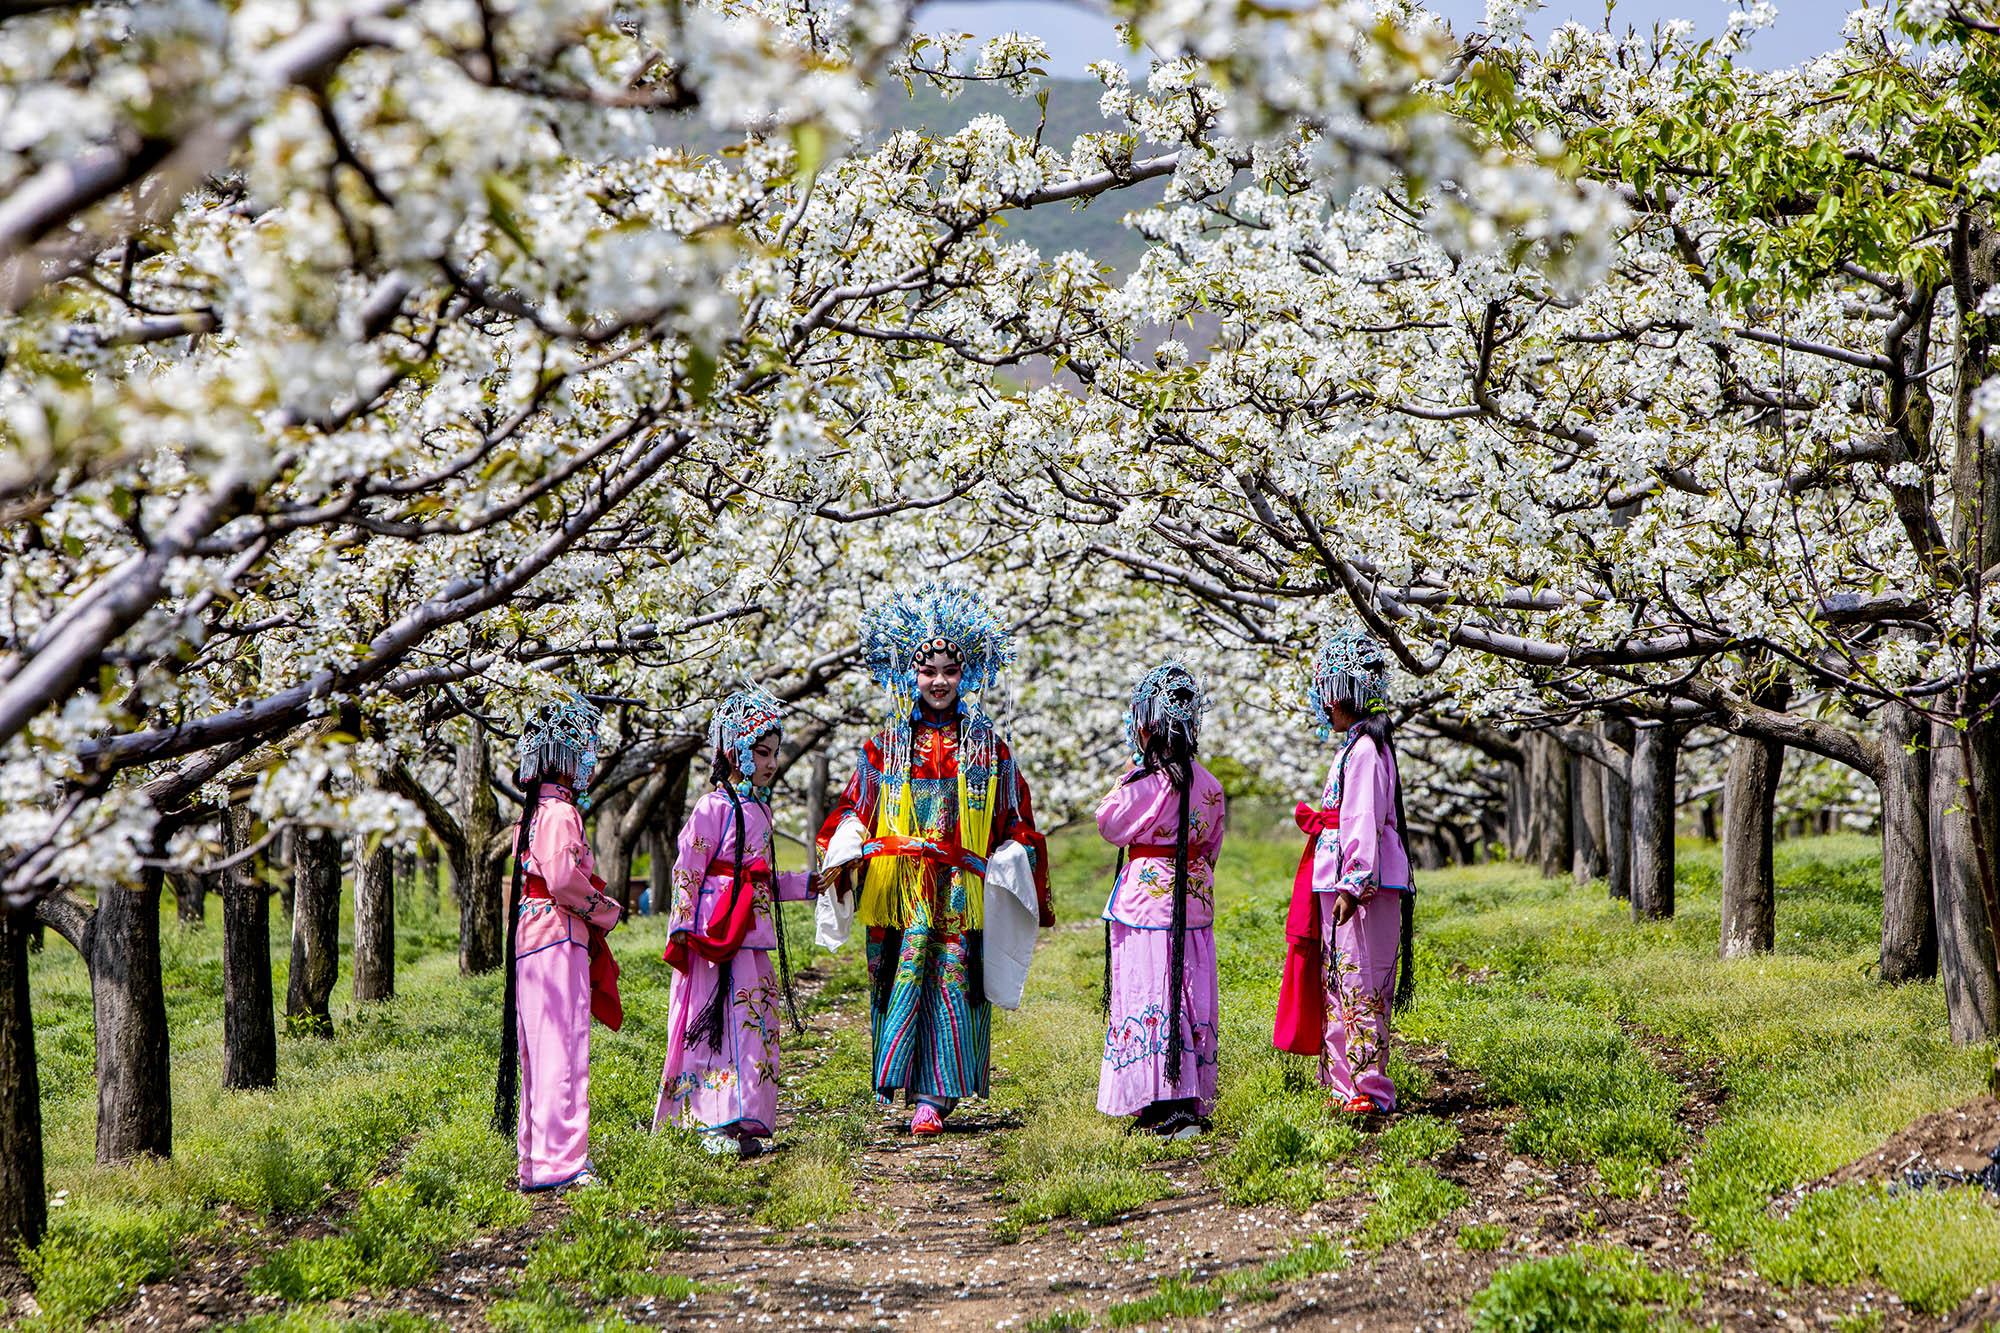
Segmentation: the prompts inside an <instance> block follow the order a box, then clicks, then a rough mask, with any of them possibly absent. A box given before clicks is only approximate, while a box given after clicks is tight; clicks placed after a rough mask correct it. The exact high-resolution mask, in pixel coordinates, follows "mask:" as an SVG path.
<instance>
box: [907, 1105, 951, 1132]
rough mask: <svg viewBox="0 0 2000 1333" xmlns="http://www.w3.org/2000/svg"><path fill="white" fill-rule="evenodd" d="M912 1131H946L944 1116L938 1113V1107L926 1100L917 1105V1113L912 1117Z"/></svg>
mask: <svg viewBox="0 0 2000 1333" xmlns="http://www.w3.org/2000/svg"><path fill="white" fill-rule="evenodd" d="M910 1133H912V1134H942V1133H944V1117H943V1116H941V1115H939V1114H938V1109H937V1107H935V1106H932V1105H931V1104H930V1103H928V1102H926V1103H924V1104H923V1105H921V1106H919V1107H917V1113H916V1114H915V1115H913V1116H911V1117H910Z"/></svg>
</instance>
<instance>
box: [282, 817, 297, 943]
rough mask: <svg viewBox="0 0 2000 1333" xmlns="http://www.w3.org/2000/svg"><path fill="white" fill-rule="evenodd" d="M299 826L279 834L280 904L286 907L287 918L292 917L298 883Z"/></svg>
mask: <svg viewBox="0 0 2000 1333" xmlns="http://www.w3.org/2000/svg"><path fill="white" fill-rule="evenodd" d="M300 836H301V835H300V832H299V830H298V829H297V828H288V829H286V830H285V831H284V832H282V833H280V834H279V835H278V868H279V872H280V873H279V875H278V905H279V906H280V907H282V908H283V909H284V912H285V920H287V921H289V920H291V919H292V893H293V888H294V886H295V885H296V884H297V883H298V873H299V838H300Z"/></svg>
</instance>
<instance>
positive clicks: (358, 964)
mask: <svg viewBox="0 0 2000 1333" xmlns="http://www.w3.org/2000/svg"><path fill="white" fill-rule="evenodd" d="M359 860H360V862H361V864H360V865H358V866H357V867H355V876H354V1001H355V1003H356V1004H367V1003H369V1002H371V1001H374V1000H387V999H391V998H393V997H394V996H395V994H396V874H395V871H396V853H395V852H394V851H393V850H392V849H391V848H390V847H389V845H388V844H387V843H383V844H381V845H380V846H378V847H377V848H376V849H375V851H374V853H373V854H372V855H370V854H367V853H366V851H365V849H364V852H363V855H362V856H361V857H360V858H359Z"/></svg>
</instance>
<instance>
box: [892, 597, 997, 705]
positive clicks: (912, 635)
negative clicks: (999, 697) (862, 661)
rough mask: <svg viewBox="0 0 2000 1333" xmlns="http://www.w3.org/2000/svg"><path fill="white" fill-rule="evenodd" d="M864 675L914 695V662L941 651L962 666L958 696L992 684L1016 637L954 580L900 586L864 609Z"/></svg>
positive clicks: (897, 692) (901, 695)
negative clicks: (865, 616)
mask: <svg viewBox="0 0 2000 1333" xmlns="http://www.w3.org/2000/svg"><path fill="white" fill-rule="evenodd" d="M861 648H862V653H863V656H864V657H865V658H866V660H867V663H868V674H869V675H871V676H873V677H874V678H875V683H876V684H878V685H881V686H882V687H884V688H885V689H887V690H888V691H889V692H890V693H891V694H893V695H895V696H897V698H899V699H909V700H915V698H916V697H917V664H918V663H920V662H922V661H923V660H924V659H925V658H927V657H929V656H930V655H932V654H933V653H944V654H946V655H947V656H949V657H951V658H952V659H953V660H954V661H956V662H957V663H958V664H959V666H960V667H962V668H963V669H964V674H963V676H962V677H961V678H960V681H959V686H958V692H959V695H960V697H964V696H966V695H971V694H977V693H979V692H980V691H981V690H983V689H985V688H986V687H987V686H989V685H991V684H992V683H993V681H994V679H995V678H996V677H998V676H999V674H1000V671H1001V668H1003V667H1005V666H1006V665H1007V664H1008V663H1009V662H1012V661H1013V660H1014V636H1013V635H1011V634H1009V633H1008V632H1007V627H1006V626H1004V625H1002V624H1001V623H1000V621H999V618H998V617H996V616H995V615H994V614H993V609H992V608H991V607H989V606H988V605H987V604H986V599H985V598H983V597H981V596H980V595H979V594H978V593H976V592H974V591H972V589H970V588H967V587H965V586H963V585H962V584H957V583H936V582H933V583H926V584H924V585H923V586H922V587H920V588H904V589H899V590H898V591H896V592H894V593H891V594H890V595H889V597H888V599H887V600H886V601H884V602H883V603H882V604H881V605H880V606H877V607H876V608H875V609H874V610H872V611H870V612H869V613H868V616H867V618H866V619H865V620H864V621H863V622H862V625H861Z"/></svg>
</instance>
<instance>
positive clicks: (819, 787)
mask: <svg viewBox="0 0 2000 1333" xmlns="http://www.w3.org/2000/svg"><path fill="white" fill-rule="evenodd" d="M811 774H812V775H811V777H810V778H808V779H807V781H806V870H807V871H808V872H817V871H818V870H819V826H820V825H821V824H824V823H825V822H826V803H827V792H828V790H829V789H830V788H831V787H832V785H833V757H832V756H831V755H829V754H828V753H827V752H826V743H825V742H824V741H822V742H821V743H820V748H819V749H818V750H816V751H814V752H813V757H812V769H811Z"/></svg>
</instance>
